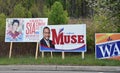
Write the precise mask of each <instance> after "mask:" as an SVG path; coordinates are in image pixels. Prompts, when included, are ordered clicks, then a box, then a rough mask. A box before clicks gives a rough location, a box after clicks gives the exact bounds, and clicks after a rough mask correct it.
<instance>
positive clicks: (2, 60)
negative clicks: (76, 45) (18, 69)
mask: <svg viewBox="0 0 120 73" xmlns="http://www.w3.org/2000/svg"><path fill="white" fill-rule="evenodd" d="M14 64H15V65H19V64H22V65H28V64H29V65H85V66H87V65H90V66H94V65H98V66H120V61H118V60H107V59H101V60H99V59H95V56H94V55H93V54H85V59H84V60H83V59H82V58H81V55H80V54H79V55H66V56H65V59H64V60H62V58H61V55H56V56H54V57H53V58H50V56H45V57H44V58H41V57H40V56H39V57H38V59H37V60H35V58H34V57H33V56H19V57H12V58H11V59H8V57H0V65H14Z"/></svg>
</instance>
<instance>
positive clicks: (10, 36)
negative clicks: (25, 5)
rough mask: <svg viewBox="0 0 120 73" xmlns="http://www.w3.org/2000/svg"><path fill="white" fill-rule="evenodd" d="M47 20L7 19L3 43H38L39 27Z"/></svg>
mask: <svg viewBox="0 0 120 73" xmlns="http://www.w3.org/2000/svg"><path fill="white" fill-rule="evenodd" d="M47 23H48V19H47V18H7V19H6V36H5V42H39V34H40V31H39V27H40V26H45V25H47Z"/></svg>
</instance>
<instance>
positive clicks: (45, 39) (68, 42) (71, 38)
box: [40, 24, 86, 52]
mask: <svg viewBox="0 0 120 73" xmlns="http://www.w3.org/2000/svg"><path fill="white" fill-rule="evenodd" d="M40 31H43V32H41V33H40V39H41V40H40V51H45V52H49V51H53V52H62V51H65V52H86V25H85V24H77V25H75V24H73V25H49V26H42V27H41V28H40Z"/></svg>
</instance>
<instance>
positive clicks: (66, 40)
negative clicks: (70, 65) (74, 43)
mask: <svg viewBox="0 0 120 73" xmlns="http://www.w3.org/2000/svg"><path fill="white" fill-rule="evenodd" d="M64 43H70V35H66V36H64Z"/></svg>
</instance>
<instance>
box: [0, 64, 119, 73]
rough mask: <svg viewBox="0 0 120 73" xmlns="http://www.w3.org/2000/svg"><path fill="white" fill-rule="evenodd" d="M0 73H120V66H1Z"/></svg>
mask: <svg viewBox="0 0 120 73" xmlns="http://www.w3.org/2000/svg"><path fill="white" fill-rule="evenodd" d="M0 71H88V72H98V71H100V72H120V67H119V66H62V65H1V66H0Z"/></svg>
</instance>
